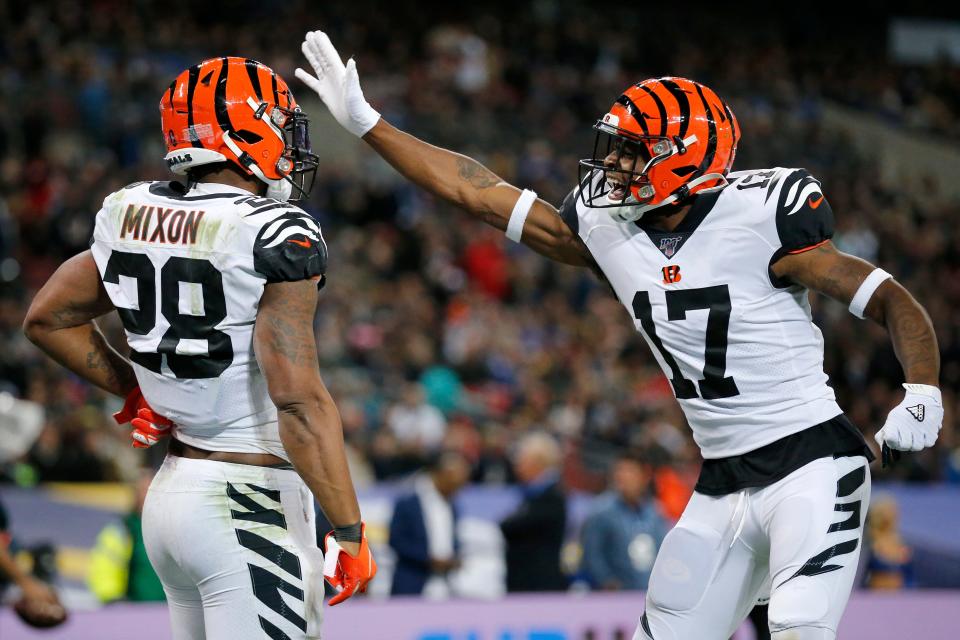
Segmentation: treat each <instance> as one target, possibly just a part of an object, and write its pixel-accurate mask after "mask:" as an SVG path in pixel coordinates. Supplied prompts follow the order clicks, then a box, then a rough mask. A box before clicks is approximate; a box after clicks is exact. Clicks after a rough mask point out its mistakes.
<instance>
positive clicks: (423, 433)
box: [387, 382, 447, 456]
mask: <svg viewBox="0 0 960 640" xmlns="http://www.w3.org/2000/svg"><path fill="white" fill-rule="evenodd" d="M387 426H389V427H390V430H391V431H392V432H393V435H394V437H395V438H396V439H397V444H398V445H399V447H400V449H401V450H404V451H408V452H411V453H413V454H415V455H421V456H423V455H427V454H429V453H430V452H432V451H435V450H436V449H437V448H439V446H440V444H441V443H442V442H443V436H444V434H445V433H446V429H447V421H446V419H445V418H444V417H443V413H441V412H440V410H439V409H437V408H436V407H434V406H432V405H430V404H427V402H426V399H425V398H424V391H423V386H422V385H420V383H418V382H408V383H407V384H406V385H405V386H404V388H403V393H402V395H401V397H400V401H399V402H398V403H397V404H395V405H394V406H393V407H391V408H390V411H389V412H388V413H387Z"/></svg>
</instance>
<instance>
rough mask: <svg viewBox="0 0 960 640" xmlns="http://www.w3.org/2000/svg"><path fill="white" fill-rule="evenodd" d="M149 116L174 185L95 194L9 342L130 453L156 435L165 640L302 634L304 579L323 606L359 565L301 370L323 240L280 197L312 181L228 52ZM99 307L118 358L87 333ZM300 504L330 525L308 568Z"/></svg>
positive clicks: (293, 117) (321, 399) (292, 136)
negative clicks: (81, 238) (113, 421)
mask: <svg viewBox="0 0 960 640" xmlns="http://www.w3.org/2000/svg"><path fill="white" fill-rule="evenodd" d="M160 111H161V119H162V124H163V135H164V139H165V141H166V144H167V150H168V153H167V155H166V161H167V164H168V165H169V166H170V168H171V169H172V170H173V171H174V172H175V173H177V174H180V175H183V176H185V178H186V179H185V181H184V182H183V183H180V182H140V183H136V184H132V185H129V186H127V187H125V188H123V189H121V190H119V191H117V192H115V193H112V194H110V195H109V196H107V198H106V199H105V200H104V203H103V208H102V209H101V210H100V212H99V213H98V214H97V217H96V224H95V228H94V234H93V241H92V243H91V248H90V250H89V251H85V252H83V253H81V254H80V255H78V256H76V257H74V258H71V259H70V260H68V261H67V262H66V263H64V265H63V266H61V267H60V269H58V270H57V272H56V273H55V274H54V275H53V276H52V277H51V278H50V280H49V281H48V282H47V284H46V285H45V286H44V287H43V289H42V290H41V291H40V292H39V293H38V294H37V297H36V298H35V300H34V301H33V304H32V305H31V308H30V310H29V312H28V316H27V319H26V321H25V330H26V332H27V334H28V335H29V337H30V338H31V339H32V340H33V341H34V342H36V343H37V344H38V345H39V346H40V347H42V348H43V349H44V350H45V351H46V352H47V353H48V354H50V355H51V356H52V357H53V358H55V359H56V360H57V361H59V362H60V363H61V364H63V365H64V366H66V367H68V368H69V369H71V370H72V371H74V372H75V373H77V374H78V375H80V376H82V377H84V378H85V379H87V380H89V381H90V382H92V383H93V384H95V385H97V386H99V387H100V388H102V389H105V390H107V391H109V392H111V393H114V394H117V395H119V396H121V397H123V396H126V397H127V401H126V403H125V406H124V410H123V411H121V412H120V414H118V416H117V419H118V421H120V422H127V421H132V422H133V425H134V427H135V430H134V432H133V438H134V440H135V442H136V444H138V445H140V446H147V445H151V444H153V443H155V442H156V441H157V440H158V439H160V438H162V437H163V436H164V435H166V434H167V433H169V432H172V439H171V441H170V447H169V451H168V455H167V458H166V460H165V461H164V463H163V466H162V467H161V469H160V470H159V472H158V473H157V475H156V477H155V478H154V480H153V482H152V484H151V486H150V490H149V492H148V495H147V498H146V502H145V504H144V508H143V521H144V527H143V528H144V542H145V544H146V548H147V553H148V555H149V557H150V561H151V563H152V564H153V566H154V568H155V569H156V571H157V574H158V575H159V576H160V579H161V581H162V582H163V586H164V591H165V592H166V596H167V602H168V604H169V607H170V616H171V621H172V627H173V637H174V638H175V639H176V640H197V639H201V638H210V639H212V640H224V639H229V640H245V639H248V638H249V639H253V638H258V639H262V638H272V639H273V640H279V639H288V638H290V639H292V638H319V637H320V636H319V627H320V619H321V615H320V614H321V605H322V601H323V592H324V586H323V578H324V576H326V577H327V579H328V580H329V581H330V582H331V584H333V585H334V586H335V587H337V588H338V589H339V590H340V593H338V594H337V595H336V596H335V597H334V598H333V599H332V600H331V604H336V603H339V602H341V601H342V600H344V599H346V598H349V597H350V596H351V595H353V594H354V593H355V592H356V591H358V590H360V591H362V590H364V589H365V587H366V584H367V582H368V581H369V580H370V579H371V578H372V577H373V575H374V574H375V572H376V564H375V563H374V561H373V557H372V556H371V554H370V550H369V547H368V545H367V542H366V537H365V535H364V527H363V524H362V522H361V519H360V508H359V505H358V504H357V497H356V494H355V492H354V488H353V483H352V481H351V479H350V474H349V470H348V468H347V462H346V457H345V453H344V449H343V433H342V429H341V425H340V417H339V414H338V412H337V408H336V406H335V405H334V403H333V400H332V398H331V397H330V394H329V393H328V392H327V390H326V388H325V387H324V384H323V381H322V380H321V378H320V371H319V365H318V361H317V350H316V344H315V337H314V331H313V319H314V313H315V310H316V306H317V290H318V288H319V287H322V286H323V283H324V278H325V273H326V268H327V250H326V245H325V244H324V240H323V237H322V235H321V233H320V228H319V227H318V225H317V223H316V222H315V221H314V220H313V218H311V217H310V216H309V215H307V214H306V213H305V212H304V211H303V210H301V209H299V208H297V207H296V206H294V205H293V204H291V203H290V202H289V198H290V196H291V195H292V193H293V192H295V193H296V194H297V195H303V194H304V193H305V192H306V191H308V190H309V186H308V185H307V184H305V182H306V179H307V178H308V177H310V176H312V173H313V172H314V171H315V170H316V164H317V160H316V156H315V155H314V154H313V153H312V152H311V149H310V142H309V138H308V136H307V120H306V117H305V115H304V114H303V113H302V112H301V110H300V108H299V107H298V106H297V103H296V101H295V100H294V98H293V95H292V94H291V93H290V90H289V89H288V87H287V84H286V83H285V82H284V81H283V79H281V78H280V77H279V76H277V75H276V74H275V73H274V72H273V71H272V70H271V69H269V68H268V67H266V66H264V65H262V64H260V63H258V62H255V61H253V60H248V59H244V58H237V57H223V58H214V59H210V60H206V61H204V62H202V63H200V64H198V65H196V66H193V67H191V68H189V69H187V70H186V71H184V72H183V73H181V74H180V75H179V76H178V77H177V78H176V79H175V80H174V81H173V82H172V83H171V84H170V87H169V89H167V91H165V92H164V95H163V98H162V100H161V102H160ZM113 309H116V310H117V311H118V313H119V315H120V319H121V321H122V322H123V326H124V329H125V332H126V337H127V342H128V343H129V346H130V362H128V361H127V360H126V359H124V358H123V357H121V356H120V355H119V354H118V353H117V352H116V351H114V350H113V349H112V348H111V347H110V346H109V345H108V344H107V343H106V342H105V340H104V338H103V335H102V334H101V333H100V332H99V331H98V329H97V327H96V325H95V324H94V323H93V320H94V319H95V318H97V317H99V316H102V315H103V314H105V313H108V312H110V311H112V310H113ZM160 416H163V417H160ZM171 423H172V428H171V427H170V425H171ZM314 498H315V499H316V500H317V501H318V502H319V503H320V506H321V508H322V509H323V510H324V513H325V514H326V516H327V518H328V519H329V520H330V522H332V523H333V525H334V527H335V529H334V532H332V534H331V535H328V536H327V557H326V559H324V558H323V557H322V555H321V552H320V549H319V548H318V546H317V540H316V529H315V518H314V502H313V501H314ZM325 560H326V562H325Z"/></svg>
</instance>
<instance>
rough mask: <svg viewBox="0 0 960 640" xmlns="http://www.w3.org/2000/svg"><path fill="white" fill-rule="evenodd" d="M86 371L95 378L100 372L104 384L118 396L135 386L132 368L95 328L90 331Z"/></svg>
mask: <svg viewBox="0 0 960 640" xmlns="http://www.w3.org/2000/svg"><path fill="white" fill-rule="evenodd" d="M87 371H88V372H89V373H90V374H91V375H92V376H95V377H98V373H97V372H98V371H102V372H103V373H104V374H105V375H106V380H105V382H106V384H107V385H108V386H109V387H110V388H111V389H117V390H119V391H117V393H119V394H120V395H123V393H124V391H123V390H125V389H130V388H133V387H134V386H136V384H137V379H136V374H135V373H134V371H133V367H131V366H130V363H129V362H127V361H126V360H124V359H123V357H122V356H121V355H120V354H119V353H117V352H116V351H114V350H113V348H111V347H110V345H109V344H107V341H106V340H105V339H104V337H103V334H102V333H100V332H99V331H98V330H97V329H96V328H92V330H91V331H90V338H89V350H88V351H87Z"/></svg>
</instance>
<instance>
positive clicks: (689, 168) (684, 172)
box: [672, 164, 697, 178]
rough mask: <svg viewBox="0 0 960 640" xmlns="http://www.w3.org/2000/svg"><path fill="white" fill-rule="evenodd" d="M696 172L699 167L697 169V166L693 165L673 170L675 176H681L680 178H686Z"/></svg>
mask: <svg viewBox="0 0 960 640" xmlns="http://www.w3.org/2000/svg"><path fill="white" fill-rule="evenodd" d="M696 170H697V167H696V166H695V165H692V164H688V165H684V166H682V167H677V168H676V169H672V171H673V174H674V175H676V176H679V177H681V178H682V177H684V176H688V175H690V174H691V173H693V172H694V171H696Z"/></svg>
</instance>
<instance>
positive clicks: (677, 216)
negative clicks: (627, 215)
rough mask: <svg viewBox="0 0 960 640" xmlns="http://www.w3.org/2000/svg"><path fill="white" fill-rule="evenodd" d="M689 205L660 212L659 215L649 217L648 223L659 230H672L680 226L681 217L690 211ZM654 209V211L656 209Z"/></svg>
mask: <svg viewBox="0 0 960 640" xmlns="http://www.w3.org/2000/svg"><path fill="white" fill-rule="evenodd" d="M691 206H692V205H689V204H688V205H686V206H683V207H680V208H678V209H672V210H671V211H670V212H669V213H666V214H662V213H661V214H660V215H657V216H654V217H651V219H650V220H648V224H649V225H650V226H651V227H653V228H654V229H657V230H659V231H667V232H670V231H673V230H675V229H676V228H677V227H678V226H680V223H681V222H683V219H684V218H686V217H687V214H688V213H690V208H691ZM654 211H656V209H655V210H654Z"/></svg>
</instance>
